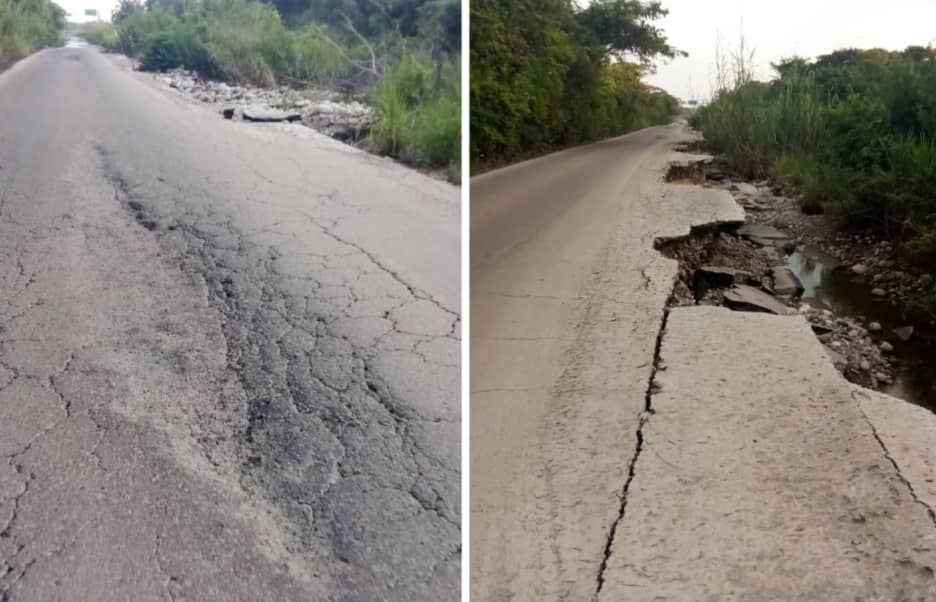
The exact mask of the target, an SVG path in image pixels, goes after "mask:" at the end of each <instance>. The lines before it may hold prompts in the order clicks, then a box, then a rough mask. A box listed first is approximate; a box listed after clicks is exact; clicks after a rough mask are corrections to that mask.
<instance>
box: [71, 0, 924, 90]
mask: <svg viewBox="0 0 936 602" xmlns="http://www.w3.org/2000/svg"><path fill="white" fill-rule="evenodd" d="M56 1H57V2H58V3H59V4H61V5H62V6H63V7H64V8H65V10H67V11H68V12H69V13H71V15H72V17H71V18H72V20H75V21H81V20H84V18H83V17H82V15H83V13H84V9H85V8H97V9H98V10H99V11H100V13H101V15H105V16H109V15H110V12H111V10H112V9H113V7H114V5H115V4H116V0H56ZM587 1H588V0H580V4H587ZM663 6H664V7H666V8H668V9H669V11H670V14H669V16H668V17H666V19H664V20H663V21H661V22H660V25H661V26H662V27H663V29H664V30H665V31H666V34H667V35H668V36H669V39H670V42H671V43H672V44H673V45H675V46H676V47H678V48H680V49H682V50H685V51H687V52H688V53H689V58H685V59H676V60H673V61H671V62H669V63H668V64H662V65H660V66H659V67H658V69H657V73H656V74H654V75H652V76H650V77H649V78H648V81H649V82H650V83H652V84H653V85H656V86H660V87H661V88H664V89H666V90H668V91H669V92H671V93H672V94H675V95H676V96H679V97H680V98H684V99H689V98H693V97H695V98H697V99H704V98H706V97H708V96H709V94H710V92H711V82H712V80H713V74H714V62H715V43H716V39H717V37H718V35H719V34H721V37H722V38H723V39H724V41H725V43H726V44H727V45H728V46H729V47H732V48H735V47H737V45H738V40H739V36H740V33H741V27H742V23H743V27H744V35H745V37H746V38H747V40H748V43H749V45H750V46H752V47H753V48H754V50H755V62H756V65H757V75H758V77H760V78H764V79H766V78H768V77H770V75H771V71H770V63H771V62H772V61H776V60H778V59H780V58H782V57H787V56H791V55H794V54H798V55H801V56H806V57H815V56H817V55H820V54H824V53H827V52H830V51H832V50H835V49H837V48H845V47H856V48H872V47H881V48H887V49H891V50H900V49H903V48H905V47H907V46H909V45H911V44H917V45H921V46H925V45H927V44H929V43H936V0H889V1H887V2H882V1H881V0H663Z"/></svg>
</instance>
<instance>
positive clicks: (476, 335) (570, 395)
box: [470, 125, 936, 602]
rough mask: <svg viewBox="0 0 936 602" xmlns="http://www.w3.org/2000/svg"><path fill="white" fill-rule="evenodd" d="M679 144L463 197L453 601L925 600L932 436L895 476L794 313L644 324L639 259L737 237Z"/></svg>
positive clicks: (652, 299)
mask: <svg viewBox="0 0 936 602" xmlns="http://www.w3.org/2000/svg"><path fill="white" fill-rule="evenodd" d="M690 139H691V136H690V135H689V134H688V132H687V131H686V129H685V128H684V127H682V126H679V125H672V126H668V127H660V128H650V129H648V130H644V131H641V132H637V133H634V134H631V135H628V136H624V137H621V138H618V139H614V140H608V141H604V142H601V143H598V144H595V145H590V146H586V147H581V148H577V149H571V150H569V151H565V152H562V153H557V154H555V155H550V156H547V157H543V158H541V159H536V160H533V161H529V162H526V163H523V164H519V165H516V166H512V167H509V168H507V169H504V170H499V171H496V172H492V173H489V174H485V175H483V176H480V177H479V178H475V179H473V180H472V182H471V186H472V207H471V215H472V223H471V237H472V239H471V243H472V257H471V262H472V265H471V286H472V291H471V311H472V321H471V324H472V326H471V345H472V346H471V360H472V373H471V402H470V403H471V412H472V414H471V416H472V419H471V441H470V453H471V461H472V462H471V520H472V522H471V533H470V538H471V592H472V599H473V600H479V601H485V602H501V601H504V600H512V601H520V600H530V601H533V600H537V601H543V600H545V601H553V600H599V601H610V600H656V599H673V600H700V599H706V600H709V599H710V600H723V599H738V600H764V599H830V600H831V599H835V600H854V599H882V600H884V599H886V600H896V599H906V600H924V599H932V598H933V596H934V590H933V578H932V576H933V571H932V569H933V567H936V564H934V563H936V559H934V558H933V549H934V547H933V545H932V544H933V543H934V540H933V536H934V534H936V525H934V524H933V521H932V520H931V519H932V515H931V511H930V510H929V509H928V507H927V506H926V504H925V503H922V500H923V498H922V497H920V496H919V494H916V493H914V492H913V490H914V489H917V490H922V488H921V486H920V485H919V484H918V485H916V486H913V485H912V481H911V479H923V481H925V480H926V479H927V478H928V479H932V477H933V475H932V474H931V473H930V474H928V475H927V476H925V477H924V476H922V475H926V474H927V470H928V469H929V466H930V465H931V464H932V462H931V461H930V460H926V459H925V457H926V454H928V453H929V452H928V450H929V449H932V446H930V447H921V446H922V445H923V442H925V441H932V430H925V429H921V428H920V427H919V426H917V427H916V435H917V437H916V444H915V446H914V448H913V451H909V452H907V453H906V455H905V456H904V457H905V458H908V459H912V461H914V462H916V466H917V468H918V471H917V472H916V473H911V471H908V473H903V472H902V471H901V470H900V469H899V467H898V465H897V464H895V463H894V462H891V460H890V457H891V456H890V453H889V451H888V449H887V448H886V446H882V444H881V440H882V439H883V438H882V437H880V436H876V434H875V429H874V428H872V426H871V422H869V420H868V419H865V417H864V415H863V413H862V407H863V405H864V404H863V403H862V404H861V405H859V402H860V395H857V394H856V395H855V396H853V394H852V389H851V387H850V385H849V384H848V383H846V382H845V381H844V380H842V379H841V377H840V376H839V375H838V373H837V372H836V371H835V370H834V368H833V366H832V364H831V362H830V360H829V359H828V358H827V357H825V355H824V354H823V353H822V349H821V346H820V345H819V343H818V342H817V341H816V340H815V338H814V336H813V335H812V334H811V332H809V329H808V328H807V326H806V324H805V321H804V320H803V319H802V318H801V317H785V318H779V317H764V316H751V315H749V314H743V313H737V312H731V311H729V310H727V309H721V308H717V309H716V308H690V309H685V310H674V311H673V312H672V313H671V314H670V313H668V312H667V311H666V310H665V307H666V302H667V299H668V297H669V295H670V293H671V292H672V290H673V286H674V284H675V279H676V275H677V264H676V262H675V261H673V260H670V259H667V258H665V257H663V256H662V255H660V254H659V253H658V252H657V251H655V250H654V245H655V244H656V243H657V242H659V241H661V240H666V239H671V238H677V237H680V236H685V235H687V234H689V232H690V230H691V228H692V227H694V226H706V225H716V224H725V223H740V222H742V221H743V219H744V214H743V211H742V210H741V209H740V208H739V207H738V205H737V204H736V203H735V202H734V201H733V199H732V198H731V197H730V195H728V194H727V193H724V192H717V191H715V190H711V189H702V188H698V187H694V186H688V185H680V184H668V183H665V182H664V181H663V179H664V178H663V176H664V173H665V168H666V166H667V165H668V164H669V163H670V162H673V161H676V160H684V159H686V156H685V155H681V154H678V153H675V152H673V150H672V148H673V146H674V145H676V144H677V143H680V142H685V141H688V140H690ZM874 399H878V398H876V397H875V398H874ZM657 403H659V407H660V409H659V410H657V409H656V404H657ZM897 403H903V402H897ZM884 413H885V414H886V413H887V412H884ZM869 415H870V414H869ZM932 418H933V417H932V416H930V417H929V424H930V425H932V424H933V421H932ZM908 422H909V420H907V419H904V420H903V421H902V422H901V423H897V422H894V421H889V422H888V425H890V426H889V428H890V431H888V432H896V433H900V430H901V429H902V428H906V427H907V424H908ZM924 424H925V422H924ZM898 425H902V426H898ZM896 437H898V438H899V437H900V435H899V434H898V435H896ZM755 438H756V439H757V440H758V442H759V443H753V442H752V441H749V439H755ZM921 455H922V456H924V459H921ZM894 457H895V458H896V456H894ZM895 461H896V462H900V460H895ZM908 461H909V460H908ZM839 579H841V586H840V587H839V586H838V585H839Z"/></svg>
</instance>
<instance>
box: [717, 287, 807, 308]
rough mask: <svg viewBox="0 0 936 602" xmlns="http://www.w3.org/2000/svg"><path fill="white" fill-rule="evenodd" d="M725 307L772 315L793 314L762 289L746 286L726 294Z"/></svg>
mask: <svg viewBox="0 0 936 602" xmlns="http://www.w3.org/2000/svg"><path fill="white" fill-rule="evenodd" d="M724 298H725V305H726V306H727V307H730V308H732V309H737V310H742V311H760V312H765V313H770V314H778V315H787V314H790V313H792V311H791V310H790V308H789V307H787V306H786V305H784V304H783V303H781V302H780V301H778V300H777V299H775V298H774V297H772V296H771V295H769V294H768V293H765V292H764V291H762V290H760V289H756V288H754V287H753V286H748V285H746V284H739V285H737V286H735V287H733V288H731V289H730V290H728V291H727V292H726V293H725V297H724Z"/></svg>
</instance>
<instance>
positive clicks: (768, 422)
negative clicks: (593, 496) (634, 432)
mask: <svg viewBox="0 0 936 602" xmlns="http://www.w3.org/2000/svg"><path fill="white" fill-rule="evenodd" d="M713 341H718V344H717V345H713ZM660 361H662V362H665V364H666V366H667V369H666V370H665V371H658V372H657V373H656V381H657V383H658V387H659V391H658V392H656V393H653V394H652V397H651V409H652V410H653V413H652V414H651V415H650V416H649V418H647V420H646V421H645V423H644V424H643V426H642V427H641V429H640V433H641V441H642V445H641V448H640V453H639V455H638V457H637V461H636V462H635V463H634V468H633V477H632V479H631V481H630V483H629V484H628V486H627V489H626V490H625V496H626V497H625V501H626V505H625V508H624V513H623V516H622V518H621V519H620V520H619V521H618V523H617V527H616V528H615V529H614V532H613V534H612V540H611V547H610V550H611V552H610V555H609V556H608V557H607V560H606V563H605V566H606V570H605V572H604V574H603V581H602V583H603V585H602V588H601V591H600V594H599V596H598V601H599V602H617V601H619V600H631V599H639V600H664V599H665V600H711V601H714V600H829V601H836V602H838V601H842V602H844V601H853V600H867V599H870V598H878V599H882V600H897V599H906V600H932V599H936V598H934V594H936V581H934V578H933V572H932V570H931V568H930V567H936V528H934V522H933V520H932V519H931V517H930V516H929V512H928V509H927V507H926V506H925V505H924V504H922V503H920V502H918V501H917V500H916V499H915V498H914V493H913V491H911V489H910V488H909V487H908V485H907V481H905V480H904V479H905V478H906V475H902V474H901V472H900V471H898V470H897V469H895V468H894V466H893V464H892V463H891V462H890V460H889V458H888V454H887V453H886V452H885V450H884V449H883V448H882V446H881V444H880V443H879V441H878V439H877V438H876V437H875V433H874V430H873V429H872V428H871V425H870V424H869V422H868V420H866V419H865V416H864V415H863V414H862V412H861V411H860V407H859V404H858V403H856V402H855V399H854V398H853V396H852V392H851V388H850V385H849V383H848V382H847V381H845V380H844V379H843V378H842V377H841V375H839V374H838V372H836V371H835V369H834V367H833V366H832V362H830V361H829V359H828V358H827V357H826V354H825V352H824V351H823V349H822V346H821V344H820V343H819V342H818V341H817V340H816V338H815V336H814V335H813V333H812V332H811V331H810V329H809V326H808V324H807V323H806V321H805V320H804V319H803V318H802V317H801V316H791V317H778V316H771V315H766V314H754V313H734V312H729V311H726V310H725V309H723V308H712V307H701V306H696V307H683V308H676V309H673V310H671V312H670V316H669V319H668V321H667V326H666V330H665V332H664V334H663V342H662V346H661V351H660ZM726 367H730V368H729V369H726ZM930 418H931V419H930V421H929V424H932V417H930ZM904 428H906V429H910V430H912V431H914V440H913V441H914V444H913V445H914V449H915V450H917V451H918V452H919V453H917V454H915V455H914V457H913V460H914V461H916V462H918V463H919V466H920V469H921V470H923V471H926V470H929V469H930V466H929V465H931V464H932V462H934V461H936V457H932V458H926V457H925V456H924V455H923V454H925V453H926V451H925V450H928V449H932V437H933V436H934V432H936V431H928V432H926V433H923V432H921V429H919V428H916V427H914V425H913V424H911V423H910V422H909V421H908V422H900V423H895V424H894V425H893V429H894V433H895V436H896V437H898V438H899V437H902V435H901V430H902V429H904ZM917 437H920V438H923V440H922V441H920V442H918V440H917ZM927 437H929V438H930V439H929V444H927V442H926V438H927ZM892 457H893V456H892ZM928 464H929V465H928ZM921 499H923V498H922V497H921ZM830 575H834V576H835V577H834V579H830V578H829V576H830ZM637 592H639V595H635V594H636V593H637Z"/></svg>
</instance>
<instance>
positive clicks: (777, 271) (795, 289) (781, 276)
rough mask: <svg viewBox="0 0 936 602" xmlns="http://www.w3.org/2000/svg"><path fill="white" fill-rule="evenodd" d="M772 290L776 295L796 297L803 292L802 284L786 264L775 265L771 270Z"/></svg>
mask: <svg viewBox="0 0 936 602" xmlns="http://www.w3.org/2000/svg"><path fill="white" fill-rule="evenodd" d="M771 273H772V276H773V290H774V292H775V293H776V294H778V295H784V296H791V297H797V296H799V295H802V294H803V284H802V283H801V282H800V280H799V278H797V277H796V274H794V273H793V270H791V269H790V268H788V267H786V266H777V267H775V268H773V270H772V271H771Z"/></svg>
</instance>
